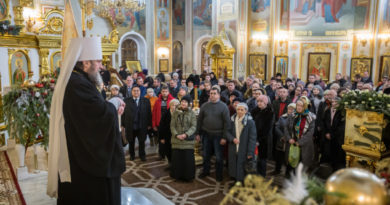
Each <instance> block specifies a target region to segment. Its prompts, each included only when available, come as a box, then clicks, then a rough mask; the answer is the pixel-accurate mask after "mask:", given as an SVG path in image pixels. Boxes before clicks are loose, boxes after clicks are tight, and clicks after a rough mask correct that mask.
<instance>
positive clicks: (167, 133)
mask: <svg viewBox="0 0 390 205" xmlns="http://www.w3.org/2000/svg"><path fill="white" fill-rule="evenodd" d="M179 104H180V102H179V101H178V100H177V99H173V100H171V101H170V102H169V112H166V113H165V114H164V115H163V116H162V117H161V121H160V126H159V127H158V137H159V140H160V142H161V147H160V149H161V156H162V157H163V158H164V157H167V159H168V163H171V149H172V148H171V136H172V133H171V118H172V117H171V116H172V113H173V112H175V110H176V107H177V106H178V105H179Z"/></svg>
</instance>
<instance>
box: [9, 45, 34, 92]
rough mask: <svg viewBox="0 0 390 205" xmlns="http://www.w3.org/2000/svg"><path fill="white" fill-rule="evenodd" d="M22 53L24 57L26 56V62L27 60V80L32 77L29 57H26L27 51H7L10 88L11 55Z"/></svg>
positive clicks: (11, 83)
mask: <svg viewBox="0 0 390 205" xmlns="http://www.w3.org/2000/svg"><path fill="white" fill-rule="evenodd" d="M19 51H20V52H22V53H23V54H24V55H25V56H26V60H27V70H28V75H27V78H30V77H32V76H33V74H34V73H33V72H32V70H31V61H30V56H29V55H28V50H27V49H24V50H23V49H8V71H9V79H10V86H11V85H13V82H12V64H11V60H12V57H13V55H14V54H15V53H16V52H19Z"/></svg>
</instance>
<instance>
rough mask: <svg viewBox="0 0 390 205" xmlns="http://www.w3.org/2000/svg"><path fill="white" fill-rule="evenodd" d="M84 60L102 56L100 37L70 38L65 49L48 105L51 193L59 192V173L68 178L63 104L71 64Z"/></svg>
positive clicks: (64, 180) (72, 65)
mask: <svg viewBox="0 0 390 205" xmlns="http://www.w3.org/2000/svg"><path fill="white" fill-rule="evenodd" d="M87 60H102V46H101V40H100V38H98V37H88V38H87V37H85V38H73V39H72V40H71V41H70V43H69V46H68V48H67V50H66V53H65V59H64V62H63V63H62V65H63V66H62V67H61V72H60V75H59V77H58V79H57V84H56V86H55V89H54V93H53V97H52V102H51V108H50V126H49V161H48V163H49V165H48V183H47V194H48V195H49V196H51V197H57V196H58V190H57V189H58V176H59V177H60V181H61V182H71V176H70V166H69V158H68V148H67V144H66V135H65V127H64V125H65V121H64V115H63V110H62V104H63V101H64V93H65V89H66V86H67V84H68V81H69V78H70V75H71V74H72V71H73V69H74V66H75V65H76V63H77V61H87Z"/></svg>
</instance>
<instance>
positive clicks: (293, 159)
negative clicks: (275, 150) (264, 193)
mask: <svg viewBox="0 0 390 205" xmlns="http://www.w3.org/2000/svg"><path fill="white" fill-rule="evenodd" d="M309 104H310V100H309V99H308V98H307V97H300V98H299V100H297V102H296V114H295V116H294V119H293V120H291V123H290V125H289V129H290V130H291V131H292V132H291V133H292V137H291V138H290V139H288V142H289V144H290V148H289V150H288V151H289V154H288V166H287V170H288V171H287V172H290V171H291V170H292V169H293V168H295V167H296V166H297V165H298V163H299V162H302V163H303V165H304V166H305V167H306V168H309V169H310V168H311V167H312V165H313V161H314V142H313V134H314V127H315V115H314V114H313V113H312V112H310V111H309Z"/></svg>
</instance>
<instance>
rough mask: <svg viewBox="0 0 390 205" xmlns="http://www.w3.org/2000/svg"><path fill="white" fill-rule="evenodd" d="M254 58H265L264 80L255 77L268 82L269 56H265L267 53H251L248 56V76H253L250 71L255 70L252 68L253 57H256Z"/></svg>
mask: <svg viewBox="0 0 390 205" xmlns="http://www.w3.org/2000/svg"><path fill="white" fill-rule="evenodd" d="M254 56H259V57H260V56H264V66H265V67H264V77H263V79H261V78H260V77H259V76H255V77H256V78H259V79H261V80H262V81H266V80H267V74H268V72H267V71H268V55H267V54H265V53H250V54H249V55H248V67H247V71H246V73H247V74H248V75H250V74H251V72H250V70H251V69H253V68H251V57H254Z"/></svg>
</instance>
